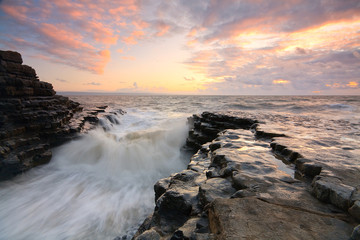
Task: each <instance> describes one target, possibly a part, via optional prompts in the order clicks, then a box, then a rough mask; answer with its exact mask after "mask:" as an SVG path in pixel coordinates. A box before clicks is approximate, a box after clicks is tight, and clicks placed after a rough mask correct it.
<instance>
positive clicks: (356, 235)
mask: <svg viewBox="0 0 360 240" xmlns="http://www.w3.org/2000/svg"><path fill="white" fill-rule="evenodd" d="M349 240H360V225H357V226H356V227H355V228H354V230H353V232H352V234H351V237H350V239H349Z"/></svg>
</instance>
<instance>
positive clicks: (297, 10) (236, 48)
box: [176, 0, 360, 94]
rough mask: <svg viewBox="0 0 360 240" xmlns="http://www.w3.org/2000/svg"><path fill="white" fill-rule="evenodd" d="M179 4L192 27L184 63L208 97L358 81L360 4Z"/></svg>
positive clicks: (296, 90)
mask: <svg viewBox="0 0 360 240" xmlns="http://www.w3.org/2000/svg"><path fill="white" fill-rule="evenodd" d="M177 3H178V5H176V7H177V9H182V11H181V12H185V13H186V14H188V15H190V17H189V18H191V19H192V23H193V24H190V25H188V26H187V29H188V33H187V38H188V44H187V47H188V49H189V50H190V52H191V57H190V58H189V59H188V60H187V61H185V62H184V63H185V64H186V65H187V66H188V68H189V69H190V70H192V71H194V72H196V73H197V74H201V75H203V78H204V79H206V81H203V87H204V88H207V89H208V91H209V92H211V93H233V94H235V93H237V94H248V93H251V92H252V93H255V94H267V93H269V92H277V93H279V94H281V92H282V91H284V90H285V89H287V92H292V93H302V94H304V93H311V92H312V91H318V90H319V91H320V90H324V91H325V90H327V89H329V87H326V84H328V85H329V86H333V85H334V84H335V83H338V85H339V86H341V87H342V88H344V89H345V88H347V89H350V88H351V86H350V85H349V82H357V81H358V79H359V78H360V72H359V71H357V70H356V69H357V68H360V62H359V61H358V59H359V57H360V54H359V47H360V45H359V35H358V34H359V32H358V29H359V28H360V17H359V16H360V15H359V13H360V5H359V4H358V1H354V0H350V1H346V2H343V1H335V0H326V1H317V2H313V1H309V0H302V1H298V0H297V1H295V0H294V1H286V2H284V1H263V0H258V1H246V0H245V1H232V0H229V1H219V0H214V1H209V2H206V3H204V2H202V4H205V5H206V7H203V8H200V7H199V3H189V4H188V3H187V4H183V3H182V2H177ZM195 9H196V11H195ZM304 16H306V18H305V17H304ZM288 79H291V81H290V80H288ZM230 80H231V81H230ZM336 86H337V85H336ZM251 89H254V90H253V91H252V90H251ZM255 89H256V90H255ZM205 91H206V90H205Z"/></svg>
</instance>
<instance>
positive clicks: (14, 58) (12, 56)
mask: <svg viewBox="0 0 360 240" xmlns="http://www.w3.org/2000/svg"><path fill="white" fill-rule="evenodd" d="M0 59H1V60H3V61H5V62H13V63H18V64H22V63H23V60H22V57H21V55H20V53H18V52H12V51H0Z"/></svg>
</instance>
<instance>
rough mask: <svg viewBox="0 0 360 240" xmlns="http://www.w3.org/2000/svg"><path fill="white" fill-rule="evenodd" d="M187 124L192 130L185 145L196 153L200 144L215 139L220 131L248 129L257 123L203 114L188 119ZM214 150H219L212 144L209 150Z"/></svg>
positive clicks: (251, 120)
mask: <svg viewBox="0 0 360 240" xmlns="http://www.w3.org/2000/svg"><path fill="white" fill-rule="evenodd" d="M188 123H189V125H190V126H191V127H192V129H191V130H190V132H189V137H188V138H187V140H186V144H187V146H188V147H190V148H192V149H194V150H196V151H197V150H198V149H200V148H201V145H202V144H204V143H206V142H211V141H212V140H213V139H215V138H216V136H217V134H218V133H220V132H221V131H223V130H225V129H239V128H241V129H250V127H251V126H252V125H253V124H254V123H257V121H256V120H253V119H249V118H238V117H233V116H228V115H223V114H215V113H210V112H203V113H202V114H201V115H193V116H192V118H189V119H188ZM215 148H219V145H216V144H214V145H212V146H211V148H210V149H211V150H212V151H214V150H215Z"/></svg>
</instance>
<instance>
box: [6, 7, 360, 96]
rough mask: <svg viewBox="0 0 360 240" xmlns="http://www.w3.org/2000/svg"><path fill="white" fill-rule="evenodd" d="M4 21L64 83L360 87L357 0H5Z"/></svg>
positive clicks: (111, 87)
mask: <svg viewBox="0 0 360 240" xmlns="http://www.w3.org/2000/svg"><path fill="white" fill-rule="evenodd" d="M0 21H1V24H0V30H1V32H2V34H1V36H0V48H1V49H3V50H14V51H19V52H20V53H21V54H22V55H23V58H24V64H27V65H30V66H32V67H34V68H35V69H36V71H37V73H38V75H39V77H40V79H41V80H43V81H47V82H50V83H52V84H53V85H54V88H55V89H56V90H57V91H91V92H119V93H123V92H126V93H166V94H360V88H359V82H360V71H359V69H360V32H359V29H360V3H359V1H358V0H347V1H342V0H326V1H311V0H300V1H265V0H259V1H251V0H246V1H237V0H230V1H221V0H215V1H181V0H176V1H151V0H141V1H140V0H139V1H138V0H123V1H115V0H112V1H106V0H101V1H94V0H61V1H60V0H55V1H46V0H29V1H22V0H3V1H0Z"/></svg>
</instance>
